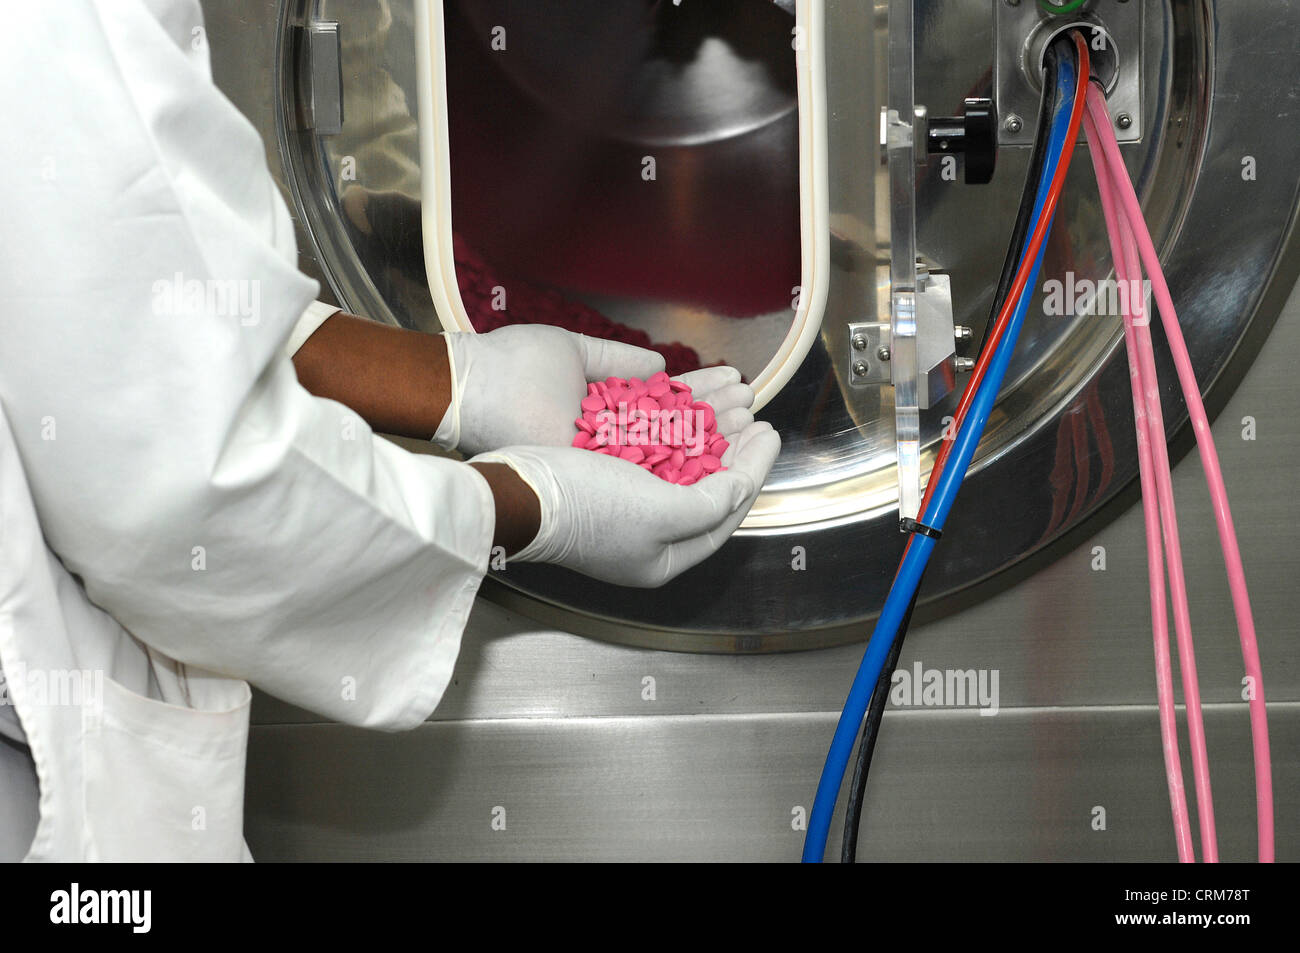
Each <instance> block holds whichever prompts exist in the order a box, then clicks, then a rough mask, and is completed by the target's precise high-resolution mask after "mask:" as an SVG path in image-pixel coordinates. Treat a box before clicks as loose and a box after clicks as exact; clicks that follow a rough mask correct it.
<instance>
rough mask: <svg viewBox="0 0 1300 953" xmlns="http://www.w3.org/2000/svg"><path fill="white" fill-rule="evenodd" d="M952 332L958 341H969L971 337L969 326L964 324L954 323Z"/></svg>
mask: <svg viewBox="0 0 1300 953" xmlns="http://www.w3.org/2000/svg"><path fill="white" fill-rule="evenodd" d="M952 333H953V337H955V338H956V339H957V340H958V341H969V340H970V338H971V332H970V328H968V327H966V326H965V325H964V324H957V325H954V326H953V329H952Z"/></svg>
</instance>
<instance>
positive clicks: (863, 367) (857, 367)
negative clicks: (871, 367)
mask: <svg viewBox="0 0 1300 953" xmlns="http://www.w3.org/2000/svg"><path fill="white" fill-rule="evenodd" d="M867 370H868V368H867V362H866V361H854V362H853V373H854V374H857V375H858V376H859V377H866V376H867Z"/></svg>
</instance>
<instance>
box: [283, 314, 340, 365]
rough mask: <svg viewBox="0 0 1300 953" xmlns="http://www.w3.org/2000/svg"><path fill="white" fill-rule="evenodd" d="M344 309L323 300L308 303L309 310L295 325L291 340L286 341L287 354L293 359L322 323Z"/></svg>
mask: <svg viewBox="0 0 1300 953" xmlns="http://www.w3.org/2000/svg"><path fill="white" fill-rule="evenodd" d="M342 310H343V309H342V308H340V307H338V306H337V305H333V304H326V303H325V302H323V301H313V302H312V303H311V304H309V305H307V310H306V311H304V312H303V313H302V317H300V318H299V319H298V323H297V324H295V325H294V326H293V331H292V333H290V335H289V340H288V341H286V342H285V345H284V354H285V356H286V357H288V358H290V359H292V358H293V356H294V355H295V354H297V353H298V349H299V348H300V347H302V346H303V345H304V344H306V343H307V339H308V338H309V337H311V336H312V335H313V334H315V333H316V331H317V329H319V328H320V326H321V325H322V324H324V323H325V322H326V321H327V320H328V319H329V318H332V317H333V316H334V315H336V314H338V313H339V312H340V311H342Z"/></svg>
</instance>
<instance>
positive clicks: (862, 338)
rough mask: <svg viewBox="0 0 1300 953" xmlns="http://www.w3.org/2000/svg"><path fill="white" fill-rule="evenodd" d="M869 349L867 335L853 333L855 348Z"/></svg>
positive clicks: (856, 349)
mask: <svg viewBox="0 0 1300 953" xmlns="http://www.w3.org/2000/svg"><path fill="white" fill-rule="evenodd" d="M866 349H867V336H866V335H865V334H855V335H853V350H855V351H865V350H866Z"/></svg>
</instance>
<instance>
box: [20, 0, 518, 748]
mask: <svg viewBox="0 0 1300 953" xmlns="http://www.w3.org/2000/svg"><path fill="white" fill-rule="evenodd" d="M153 6H154V7H159V6H161V7H165V8H166V10H165V15H162V16H155V15H153V14H152V13H150V12H149V7H147V6H146V5H144V4H142V3H136V2H130V0H124V2H119V0H103V2H95V0H72V2H69V3H66V4H23V5H15V7H14V8H13V9H12V10H10V11H8V12H9V15H10V20H11V22H9V23H8V24H7V26H6V31H7V32H8V35H9V36H11V37H22V38H23V42H21V43H14V44H7V45H6V48H7V52H8V55H6V56H5V57H3V58H0V89H3V90H6V91H13V93H12V94H10V93H6V94H5V105H6V123H7V125H9V129H8V130H7V132H6V135H5V136H4V137H3V144H0V157H2V158H3V162H4V166H5V167H6V168H9V169H15V170H21V172H16V173H15V175H14V176H12V177H10V179H9V180H8V183H7V185H6V186H5V189H6V206H7V207H6V220H5V223H4V226H3V229H2V230H0V235H2V236H3V238H2V239H0V241H2V242H3V244H2V245H0V279H2V280H3V286H4V287H5V288H6V290H7V292H8V293H9V296H10V297H9V300H8V301H7V302H6V305H5V307H4V308H3V310H2V311H0V338H2V339H3V346H2V347H0V401H3V403H4V406H5V409H6V412H7V414H8V416H9V418H10V421H11V425H12V428H13V431H14V435H15V438H16V441H17V445H18V448H19V455H20V457H21V460H22V464H23V467H24V469H25V471H26V473H27V475H28V479H29V482H30V484H31V489H32V496H33V499H34V501H35V503H36V507H37V513H38V515H39V518H40V522H41V525H42V529H43V531H44V533H45V536H46V540H47V542H48V544H49V546H50V548H51V549H52V550H53V551H54V552H55V553H56V554H57V555H58V556H59V558H60V559H61V560H62V561H63V563H64V565H65V566H66V567H67V568H68V569H69V570H70V571H71V572H73V573H74V574H76V576H77V577H78V578H79V579H80V580H81V582H82V583H83V584H84V586H85V590H86V593H87V594H88V596H89V597H90V598H91V599H92V600H93V601H94V602H95V603H97V604H98V605H100V606H101V607H103V608H104V609H106V610H107V611H108V612H110V613H111V614H112V615H113V616H114V617H115V618H116V619H117V620H118V621H119V622H121V623H122V625H123V626H125V627H126V629H127V630H129V631H130V632H131V633H132V634H133V635H134V636H135V637H136V638H138V639H140V640H141V641H143V642H145V643H146V644H148V645H149V646H150V647H152V648H153V649H155V650H157V651H159V652H161V653H163V654H165V655H167V656H169V657H171V658H173V659H175V660H177V661H179V662H181V663H184V664H189V665H194V666H199V667H202V668H204V669H207V670H210V671H213V672H216V673H218V674H222V675H227V676H232V677H237V678H243V679H247V680H248V681H250V682H252V683H253V684H255V685H257V686H259V687H261V688H262V689H264V690H266V691H267V692H269V693H271V694H273V695H276V696H278V697H280V698H283V699H285V700H287V701H289V702H291V703H293V704H297V705H300V706H302V707H305V708H308V709H310V710H312V711H315V712H318V713H320V714H323V715H325V716H328V717H331V718H335V719H338V720H340V721H344V722H348V723H352V724H358V725H367V726H374V727H382V728H389V729H398V728H406V727H410V726H412V725H415V724H418V723H419V722H420V721H421V720H422V719H424V718H426V717H427V716H428V715H429V713H430V712H431V711H432V709H433V707H434V706H435V705H436V703H437V701H438V700H439V698H440V697H441V695H442V692H443V691H444V689H445V687H446V685H447V684H448V682H449V680H450V678H451V671H452V666H453V664H454V662H455V658H456V655H457V652H458V650H459V642H460V635H461V632H462V629H463V627H464V625H465V622H466V619H467V616H468V614H469V612H470V609H471V606H472V604H473V600H474V597H475V594H476V592H477V589H478V586H479V583H480V581H481V579H482V576H483V573H484V572H485V571H486V568H487V560H488V555H489V549H490V545H491V538H492V532H493V520H494V510H493V501H492V495H491V491H490V489H489V488H488V485H487V483H486V481H485V480H484V479H483V478H482V476H481V475H480V474H478V473H477V472H476V471H475V470H474V469H473V468H472V467H468V466H466V465H464V464H462V463H459V462H456V461H452V460H448V459H443V458H438V457H434V456H426V455H413V454H410V453H408V452H406V451H404V450H401V449H399V448H398V447H396V446H394V445H392V444H390V443H388V442H387V441H385V440H382V439H380V438H377V437H376V436H375V435H374V434H372V433H371V431H370V430H369V428H368V427H367V426H366V424H365V422H364V421H362V420H361V419H360V418H359V417H358V416H357V415H356V414H355V413H353V412H352V411H350V410H349V409H347V408H346V407H343V406H341V405H340V404H337V403H334V402H331V401H328V400H323V399H317V398H314V397H313V396H311V395H310V394H308V393H307V392H306V391H305V390H304V389H303V388H302V387H301V386H300V385H299V384H298V381H297V378H296V375H295V373H294V369H293V365H292V363H291V362H290V360H289V359H288V357H287V356H286V353H285V349H286V347H287V346H288V344H289V343H290V340H291V335H292V334H293V328H294V326H295V323H296V322H298V321H299V319H300V318H301V317H302V316H303V315H304V314H305V313H308V312H309V310H310V308H311V302H312V300H313V298H314V297H315V295H316V293H317V291H318V290H319V289H318V286H317V285H316V283H315V282H313V281H311V280H309V279H307V278H305V277H304V276H302V275H301V274H300V273H298V271H297V270H296V268H295V261H296V250H295V248H294V243H293V233H292V228H291V222H290V220H289V218H288V213H287V211H286V209H285V208H284V204H283V202H282V200H281V199H280V197H279V194H278V192H277V190H276V188H275V185H274V183H273V181H272V180H271V178H270V176H269V174H268V172H267V169H266V164H265V156H264V153H263V144H262V142H261V141H260V140H259V138H258V136H257V135H256V133H255V131H254V130H253V128H252V127H251V126H250V125H249V124H248V123H247V121H246V120H244V118H243V117H242V116H241V115H240V114H239V113H238V112H237V111H236V110H235V109H234V107H233V106H232V105H231V104H230V103H229V101H228V100H226V99H225V97H224V96H223V95H222V94H221V93H220V92H219V91H218V90H217V89H216V87H215V86H214V85H213V84H212V82H211V78H210V76H209V74H208V67H207V57H206V55H198V54H197V53H196V52H195V49H196V48H195V47H194V45H193V44H192V43H191V37H192V36H194V35H197V34H194V33H193V29H192V25H191V24H192V23H193V22H195V21H199V20H200V14H199V10H198V4H197V3H196V2H193V0H175V2H163V0H154V2H153ZM54 8H57V9H54ZM42 38H45V39H46V41H48V42H44V41H42ZM56 50H57V52H55V51H56ZM30 89H39V90H40V91H41V93H40V95H39V96H32V95H29V94H27V93H26V92H21V91H23V90H30ZM20 147H21V149H22V151H21V152H19V151H17V150H18V149H19V148H20ZM321 320H323V318H321ZM300 327H301V326H300ZM313 330H314V329H313Z"/></svg>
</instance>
